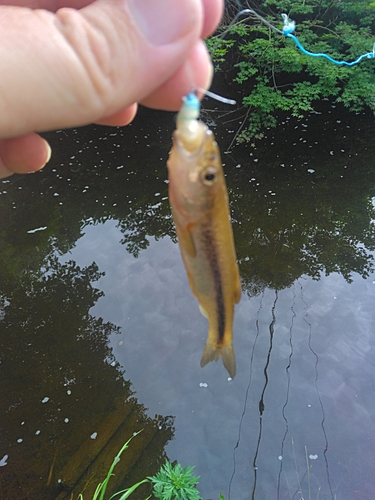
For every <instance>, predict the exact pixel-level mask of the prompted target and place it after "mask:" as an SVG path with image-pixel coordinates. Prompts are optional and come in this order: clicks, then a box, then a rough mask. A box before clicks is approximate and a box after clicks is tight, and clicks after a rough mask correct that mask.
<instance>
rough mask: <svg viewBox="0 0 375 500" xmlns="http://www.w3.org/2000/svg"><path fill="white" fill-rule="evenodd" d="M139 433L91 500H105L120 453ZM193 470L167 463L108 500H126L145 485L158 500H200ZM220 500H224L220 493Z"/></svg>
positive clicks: (112, 467)
mask: <svg viewBox="0 0 375 500" xmlns="http://www.w3.org/2000/svg"><path fill="white" fill-rule="evenodd" d="M140 432H142V431H139V432H137V433H136V434H134V436H132V437H131V438H130V439H128V441H126V443H125V444H124V446H123V447H122V448H121V450H120V451H119V452H118V453H117V455H116V456H115V458H114V460H113V462H112V465H111V467H110V468H109V470H108V472H107V475H106V477H105V479H104V481H103V482H102V483H99V484H98V486H97V488H96V490H95V493H94V496H93V497H92V500H104V499H105V494H106V491H107V487H108V483H109V481H110V479H111V477H112V476H113V475H114V472H113V471H114V468H115V467H116V464H117V463H118V462H119V461H120V457H121V455H122V453H123V452H124V451H125V450H126V449H127V448H128V447H129V443H130V441H131V440H132V439H133V438H134V437H135V436H137V435H138V434H139V433H140ZM193 469H194V467H182V466H181V465H180V464H179V463H177V464H176V465H172V464H171V463H170V462H169V461H167V462H166V463H165V464H164V465H163V466H162V467H161V468H160V470H159V472H157V473H156V474H155V476H149V477H147V478H145V479H143V480H142V481H139V483H136V484H133V486H131V487H129V488H126V489H124V490H121V491H118V492H117V493H114V494H113V495H112V496H111V497H110V498H109V499H108V500H113V499H116V500H126V499H127V498H129V497H130V495H131V494H132V493H133V492H134V491H135V490H136V489H137V488H138V486H140V485H141V484H145V483H149V484H150V485H152V487H153V490H152V494H153V496H154V497H155V498H158V499H160V500H202V498H201V496H200V494H199V491H198V490H197V488H196V485H197V483H198V479H199V477H198V476H194V475H193ZM149 498H151V495H150V496H148V497H147V498H146V499H145V500H149ZM78 500H84V498H83V495H82V494H80V495H79V496H78ZM220 500H224V497H223V495H222V494H221V493H220Z"/></svg>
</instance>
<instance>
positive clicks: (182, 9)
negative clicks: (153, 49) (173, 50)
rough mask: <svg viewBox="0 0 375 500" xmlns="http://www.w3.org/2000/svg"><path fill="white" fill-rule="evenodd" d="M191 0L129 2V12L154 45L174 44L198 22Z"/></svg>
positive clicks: (134, 0)
mask: <svg viewBox="0 0 375 500" xmlns="http://www.w3.org/2000/svg"><path fill="white" fill-rule="evenodd" d="M193 3H195V2H192V1H191V0H128V6H129V11H130V12H131V14H132V16H133V18H134V19H135V21H136V23H137V24H138V26H139V28H140V30H141V31H142V33H143V34H144V35H145V36H146V38H147V39H148V40H149V42H151V43H152V44H153V45H164V44H167V43H172V42H174V41H175V40H178V39H179V38H181V37H183V36H184V35H186V34H187V33H188V31H190V30H191V29H192V28H193V26H194V24H195V23H196V22H197V19H196V16H197V13H196V9H195V8H194V6H193Z"/></svg>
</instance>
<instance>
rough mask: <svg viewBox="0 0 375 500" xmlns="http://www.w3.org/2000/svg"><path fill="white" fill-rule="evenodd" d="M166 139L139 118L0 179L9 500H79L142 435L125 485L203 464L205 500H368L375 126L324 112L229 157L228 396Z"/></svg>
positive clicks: (64, 141) (59, 147) (80, 137)
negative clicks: (171, 193)
mask: <svg viewBox="0 0 375 500" xmlns="http://www.w3.org/2000/svg"><path fill="white" fill-rule="evenodd" d="M212 116H213V117H215V115H213V114H211V117H212ZM224 121H225V118H223V119H222V122H221V124H220V123H219V122H218V126H217V128H215V129H214V130H215V133H217V137H218V141H219V144H220V146H221V148H222V150H225V149H226V148H227V147H228V146H229V144H230V142H231V140H232V137H233V134H234V130H232V129H234V126H233V124H225V123H223V122H224ZM173 127H174V122H173V116H172V115H171V114H167V113H157V112H153V111H145V110H142V111H141V113H140V115H139V116H138V118H137V119H136V121H135V123H134V124H133V125H131V126H129V127H127V128H125V129H122V130H120V129H107V128H103V127H87V128H83V129H80V130H71V131H60V132H56V133H51V134H49V139H50V142H51V143H52V147H53V151H54V156H53V159H52V161H51V163H50V165H49V166H48V167H46V168H45V169H44V171H43V172H41V173H38V174H34V175H29V176H26V177H21V176H18V177H13V178H10V179H9V180H5V181H2V182H1V183H0V239H1V253H0V339H1V349H0V360H1V363H0V377H1V386H0V405H1V406H0V411H1V421H0V425H1V434H0V465H1V467H0V480H1V483H0V484H1V486H0V488H1V489H0V496H1V498H6V499H7V500H13V499H17V500H23V499H30V500H39V499H57V498H58V499H60V500H62V499H65V498H76V497H77V495H78V494H79V493H80V492H82V491H83V492H84V498H85V500H86V499H87V498H90V492H91V494H92V491H93V490H94V489H95V486H96V484H97V483H98V482H99V481H101V480H102V479H103V477H104V475H105V473H106V471H107V469H108V467H109V465H110V464H111V461H112V459H113V457H114V456H115V454H116V453H117V451H118V450H119V449H120V447H121V446H122V444H123V443H124V442H125V441H126V440H127V439H128V438H129V437H131V436H132V435H133V433H135V432H137V431H139V430H140V429H144V430H143V432H142V433H141V434H140V435H139V436H137V437H135V438H134V440H133V442H132V443H131V445H130V449H129V450H128V451H126V452H125V454H124V456H123V459H122V460H121V461H120V463H119V464H118V465H117V468H116V476H115V478H113V487H114V489H119V488H120V487H124V486H128V485H130V484H132V483H133V482H135V481H136V480H139V479H141V478H143V477H145V476H146V475H150V474H153V473H154V472H156V471H157V470H158V468H159V467H160V464H161V463H163V462H164V461H165V459H166V457H168V458H169V459H170V460H172V461H173V460H178V461H179V462H180V463H182V464H183V465H195V466H196V469H195V472H196V473H197V474H198V475H200V482H199V488H200V491H201V493H202V496H203V498H204V499H205V500H208V499H218V497H219V492H220V491H222V492H223V494H224V495H225V498H226V499H230V498H231V499H232V500H247V499H255V500H264V499H270V500H274V499H280V500H281V499H300V498H302V497H303V498H305V499H306V498H311V499H315V498H318V495H320V496H319V498H320V499H334V498H335V499H340V500H341V499H343V500H346V499H347V500H353V499H360V500H373V492H374V489H375V480H374V478H375V397H374V396H375V361H374V359H375V336H374V332H375V313H374V298H375V275H374V272H373V265H374V259H373V257H372V252H373V251H374V247H375V230H374V223H373V220H374V203H373V201H374V196H375V177H374V174H375V156H374V150H373V137H374V133H375V125H374V121H373V119H372V118H370V117H367V116H365V115H356V116H350V117H348V116H347V115H346V114H345V113H344V112H342V111H340V110H337V109H334V108H332V107H331V106H330V105H329V103H327V102H326V103H322V109H321V114H313V115H311V116H310V117H309V118H306V119H304V120H300V121H295V122H293V123H292V121H291V120H286V121H285V123H284V124H283V125H282V127H280V128H279V129H278V130H277V131H276V132H269V135H268V137H266V138H265V139H264V140H263V141H261V142H259V143H257V144H256V147H253V146H250V145H249V146H246V147H240V148H237V149H235V151H234V152H232V153H229V154H224V155H223V162H224V163H225V170H226V174H227V182H228V188H229V193H230V198H231V210H232V215H233V226H234V233H235V240H236V247H237V254H238V259H239V264H240V271H241V277H242V282H243V296H242V300H241V302H240V304H239V305H238V307H237V308H236V316H235V324H234V335H235V341H234V346H235V351H236V357H237V375H236V378H235V379H234V380H233V381H228V379H227V373H226V371H225V370H224V368H223V366H222V364H221V362H219V363H216V364H210V365H208V366H206V367H205V368H204V369H201V368H200V367H199V361H200V356H201V353H202V350H203V347H204V344H205V338H206V334H207V322H206V319H205V318H203V317H202V316H201V315H200V313H199V311H198V307H197V303H196V300H195V299H194V298H193V297H192V296H191V293H190V289H189V287H188V283H187V279H186V276H185V272H184V269H183V266H182V262H181V259H180V256H179V251H178V247H177V245H176V243H175V234H174V230H173V224H172V220H171V216H170V211H169V205H168V200H167V187H168V186H167V183H166V178H167V171H166V167H165V162H166V158H167V155H168V151H169V148H170V144H171V141H170V137H171V132H172V130H173ZM228 127H229V130H230V131H229V132H228ZM146 496H147V490H146V491H145V490H143V492H142V493H139V494H138V495H137V494H136V495H135V496H134V498H139V499H140V498H145V497H146Z"/></svg>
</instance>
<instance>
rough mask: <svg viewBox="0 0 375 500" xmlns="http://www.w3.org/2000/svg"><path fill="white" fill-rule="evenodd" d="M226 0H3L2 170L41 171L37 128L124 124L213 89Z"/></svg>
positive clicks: (46, 150)
mask: <svg viewBox="0 0 375 500" xmlns="http://www.w3.org/2000/svg"><path fill="white" fill-rule="evenodd" d="M222 10H223V2H222V0H95V1H93V0H7V1H4V0H0V33H1V44H0V75H1V78H0V178H3V177H7V176H9V175H11V174H13V173H15V172H16V173H28V172H33V171H36V170H39V169H41V168H43V166H44V165H45V164H46V163H47V162H48V161H49V159H50V157H51V150H50V147H49V145H48V144H47V142H46V141H45V140H44V139H42V137H41V136H40V135H38V132H43V131H47V130H54V129H61V128H67V127H77V126H80V125H85V124H88V123H92V122H95V123H100V124H103V125H116V126H123V125H127V124H129V123H130V122H131V121H132V120H133V118H134V116H135V115H136V112H137V105H138V103H140V104H143V105H145V106H149V107H152V108H157V109H165V110H178V109H179V108H180V107H181V98H182V96H184V95H186V94H188V93H189V92H190V91H191V90H192V88H193V87H202V88H207V87H209V85H210V83H211V79H212V65H211V61H210V58H209V55H208V53H207V50H206V47H205V45H204V42H203V39H204V38H206V37H207V36H209V35H210V34H211V33H212V32H213V31H214V30H215V28H216V26H217V25H218V23H219V21H220V18H221V15H222Z"/></svg>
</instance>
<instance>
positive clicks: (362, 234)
mask: <svg viewBox="0 0 375 500" xmlns="http://www.w3.org/2000/svg"><path fill="white" fill-rule="evenodd" d="M358 121H359V123H360V119H359V118H358ZM334 123H336V121H335V122H334ZM315 126H316V127H317V124H315ZM343 128H345V127H343ZM299 133H300V132H299ZM330 133H331V134H333V132H332V131H331V132H329V130H328V131H327V130H326V129H325V127H323V128H322V130H321V131H319V130H318V134H315V135H314V136H312V137H311V136H310V135H308V134H306V138H307V139H306V140H305V142H304V144H303V146H301V145H299V147H298V150H297V155H298V156H293V148H294V147H295V141H296V137H295V136H292V137H289V136H288V134H290V128H287V129H286V131H285V132H284V134H282V133H281V132H280V131H279V134H278V139H279V141H280V143H281V144H283V151H285V152H286V153H285V155H281V154H276V155H275V152H274V151H272V152H270V151H267V150H263V151H260V152H258V155H259V158H260V160H259V162H252V164H251V165H250V166H247V165H244V167H243V168H241V169H238V170H236V179H235V181H234V182H235V185H236V187H237V186H246V188H245V189H241V190H239V189H238V188H236V189H234V188H233V189H232V190H231V202H232V210H233V215H234V218H235V220H236V221H239V223H238V224H235V226H234V227H235V237H236V242H237V251H238V256H239V260H240V266H241V272H242V277H243V280H244V282H245V283H246V284H245V287H246V288H247V289H248V291H249V293H257V292H258V291H259V290H262V289H263V288H265V287H267V286H268V287H270V288H275V289H276V290H278V289H282V288H285V287H288V286H290V285H291V284H292V283H293V282H294V281H295V280H296V279H298V278H299V277H300V276H301V275H303V274H305V275H308V276H311V277H313V278H314V279H319V277H320V275H321V273H325V274H326V275H328V274H330V273H332V272H338V273H341V274H342V275H343V277H344V278H345V279H346V280H347V281H349V282H350V281H351V275H352V274H353V273H358V274H360V275H361V276H362V277H364V278H365V277H367V276H368V275H369V273H370V272H371V271H372V269H373V262H374V260H373V256H372V255H371V254H369V251H373V250H374V249H375V225H374V218H375V211H374V207H373V204H372V201H371V200H372V197H373V196H375V186H374V182H373V179H374V174H375V164H374V161H373V158H372V155H371V154H370V153H369V152H368V151H367V148H366V147H364V145H363V144H361V141H363V142H364V143H365V144H366V141H367V143H368V142H369V141H370V138H369V137H363V136H362V138H361V140H360V139H359V138H358V137H357V136H351V138H346V140H345V146H344V147H345V154H343V149H342V148H343V144H342V142H343V141H342V139H341V137H342V136H341V135H340V133H338V134H337V135H338V136H339V138H340V139H341V143H340V141H337V142H335V141H334V140H333V139H332V137H333V136H330V135H329V134H330ZM367 133H368V134H370V133H372V131H371V130H368V131H367ZM300 135H301V133H300ZM326 135H328V137H329V139H330V142H327V141H325V136H326ZM302 137H304V136H303V135H302ZM317 139H319V140H317ZM316 143H318V144H319V145H316ZM276 144H278V143H276ZM293 144H294V145H293ZM311 144H314V148H312V147H311ZM321 144H324V147H322V146H321ZM328 148H331V149H330V150H329V149H328ZM288 149H289V153H288V154H287V151H288ZM295 154H296V153H294V155H295ZM283 162H285V163H283ZM287 162H288V163H287ZM234 182H233V181H232V182H231V184H233V183H234Z"/></svg>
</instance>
